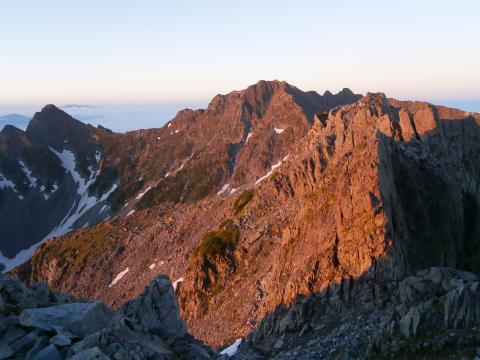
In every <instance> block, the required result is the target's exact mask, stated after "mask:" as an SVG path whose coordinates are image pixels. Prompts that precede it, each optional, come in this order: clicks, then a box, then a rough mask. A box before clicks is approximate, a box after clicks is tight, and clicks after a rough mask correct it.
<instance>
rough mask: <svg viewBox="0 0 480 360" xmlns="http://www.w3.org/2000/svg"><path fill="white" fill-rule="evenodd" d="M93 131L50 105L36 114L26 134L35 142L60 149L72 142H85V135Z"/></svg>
mask: <svg viewBox="0 0 480 360" xmlns="http://www.w3.org/2000/svg"><path fill="white" fill-rule="evenodd" d="M92 129H93V128H92V127H91V126H89V125H86V124H84V123H82V122H80V121H78V120H76V119H74V118H73V117H71V116H70V115H69V114H67V113H66V112H65V111H63V110H61V109H59V108H58V107H56V106H55V105H52V104H48V105H46V106H44V107H43V108H42V110H41V111H40V112H37V113H35V115H34V116H33V118H32V120H31V121H30V123H29V124H28V127H27V130H26V133H27V135H28V136H29V138H31V139H32V140H34V141H39V142H43V143H48V144H49V145H50V146H54V147H56V148H58V147H60V146H61V145H62V144H64V143H65V142H69V141H71V140H75V139H78V140H80V139H82V141H83V138H84V137H85V135H87V133H88V132H89V131H91V130H92ZM65 140H66V141H65Z"/></svg>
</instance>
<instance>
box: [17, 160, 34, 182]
mask: <svg viewBox="0 0 480 360" xmlns="http://www.w3.org/2000/svg"><path fill="white" fill-rule="evenodd" d="M18 164H19V165H20V167H21V168H22V171H23V172H24V174H25V176H26V177H27V179H28V182H29V183H30V184H29V187H31V188H33V187H35V186H36V184H37V179H35V178H34V177H33V176H32V171H31V170H30V169H29V168H28V167H27V165H26V164H25V163H24V162H23V161H22V160H18Z"/></svg>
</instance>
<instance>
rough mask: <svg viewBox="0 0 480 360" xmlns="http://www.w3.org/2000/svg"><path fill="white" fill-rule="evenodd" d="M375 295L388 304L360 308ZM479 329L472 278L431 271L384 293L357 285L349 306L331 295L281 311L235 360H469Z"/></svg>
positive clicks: (479, 293)
mask: <svg viewBox="0 0 480 360" xmlns="http://www.w3.org/2000/svg"><path fill="white" fill-rule="evenodd" d="M374 288H375V289H376V291H377V295H376V297H377V298H378V297H382V298H388V300H387V301H385V302H382V303H381V305H379V303H378V301H377V305H374V302H375V299H374V298H372V299H371V300H370V301H371V303H370V304H369V303H368V302H363V301H359V300H360V296H361V294H363V293H365V292H367V291H368V289H371V290H373V289H374ZM358 294H360V295H358ZM478 329H480V289H479V279H478V278H477V276H476V275H475V274H473V273H469V272H464V271H460V270H455V269H451V268H442V267H432V268H429V269H425V270H422V271H419V272H417V273H416V274H415V275H413V276H408V277H406V278H404V279H402V280H400V281H393V282H390V283H389V286H388V287H384V288H383V289H379V286H378V285H376V284H374V283H371V282H370V281H363V282H362V281H361V280H358V281H356V283H355V284H353V285H352V288H351V294H350V295H349V297H348V299H347V297H346V296H345V295H341V294H340V295H339V292H338V291H336V289H333V288H330V289H329V291H327V292H325V293H322V294H316V295H314V296H310V297H307V298H303V299H298V300H297V301H296V302H295V303H294V304H293V305H292V306H290V307H288V308H287V307H280V308H278V309H277V311H275V312H274V313H272V314H271V315H269V316H267V317H266V318H265V319H264V320H263V322H262V323H261V324H260V326H259V327H258V328H257V330H256V331H254V332H253V333H252V334H251V335H249V336H248V338H247V340H246V341H245V342H243V343H242V345H241V346H240V349H239V352H238V353H237V354H236V355H235V357H234V359H250V358H255V357H259V358H274V359H279V360H284V359H378V358H380V359H383V358H385V359H390V358H392V359H462V360H463V359H473V358H474V357H475V356H477V355H480V333H479V332H478Z"/></svg>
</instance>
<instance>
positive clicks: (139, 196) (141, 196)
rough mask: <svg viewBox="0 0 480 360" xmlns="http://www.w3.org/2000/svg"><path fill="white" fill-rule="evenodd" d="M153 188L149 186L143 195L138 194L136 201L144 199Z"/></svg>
mask: <svg viewBox="0 0 480 360" xmlns="http://www.w3.org/2000/svg"><path fill="white" fill-rule="evenodd" d="M151 188H152V187H151V186H149V187H148V188H146V189H145V191H143V192H141V193H138V195H137V197H136V198H135V200H140V199H141V198H143V196H144V195H145V194H146V193H147V192H149V191H150V189H151Z"/></svg>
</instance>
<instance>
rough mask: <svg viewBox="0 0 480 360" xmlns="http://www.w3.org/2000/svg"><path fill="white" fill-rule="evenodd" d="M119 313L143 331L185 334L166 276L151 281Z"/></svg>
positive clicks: (173, 293) (173, 294)
mask: <svg viewBox="0 0 480 360" xmlns="http://www.w3.org/2000/svg"><path fill="white" fill-rule="evenodd" d="M121 311H122V313H123V314H124V315H125V316H126V317H127V318H129V319H131V320H132V321H134V322H135V323H136V324H138V325H140V326H141V327H142V328H143V329H144V330H145V331H149V330H154V329H156V330H157V331H158V329H163V330H164V331H166V332H167V333H168V334H170V335H173V336H182V335H184V334H185V333H187V326H186V324H185V323H184V322H183V321H182V320H181V319H180V318H179V316H178V313H179V308H178V302H177V297H176V295H175V292H174V289H173V286H172V283H171V282H170V279H169V278H168V277H166V276H160V277H158V278H157V279H155V280H153V281H152V282H151V283H150V286H148V287H147V288H146V289H145V291H144V292H143V293H142V294H141V295H140V296H139V297H138V298H136V299H135V300H132V301H129V302H128V303H126V304H125V305H124V306H123V307H122V309H121Z"/></svg>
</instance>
